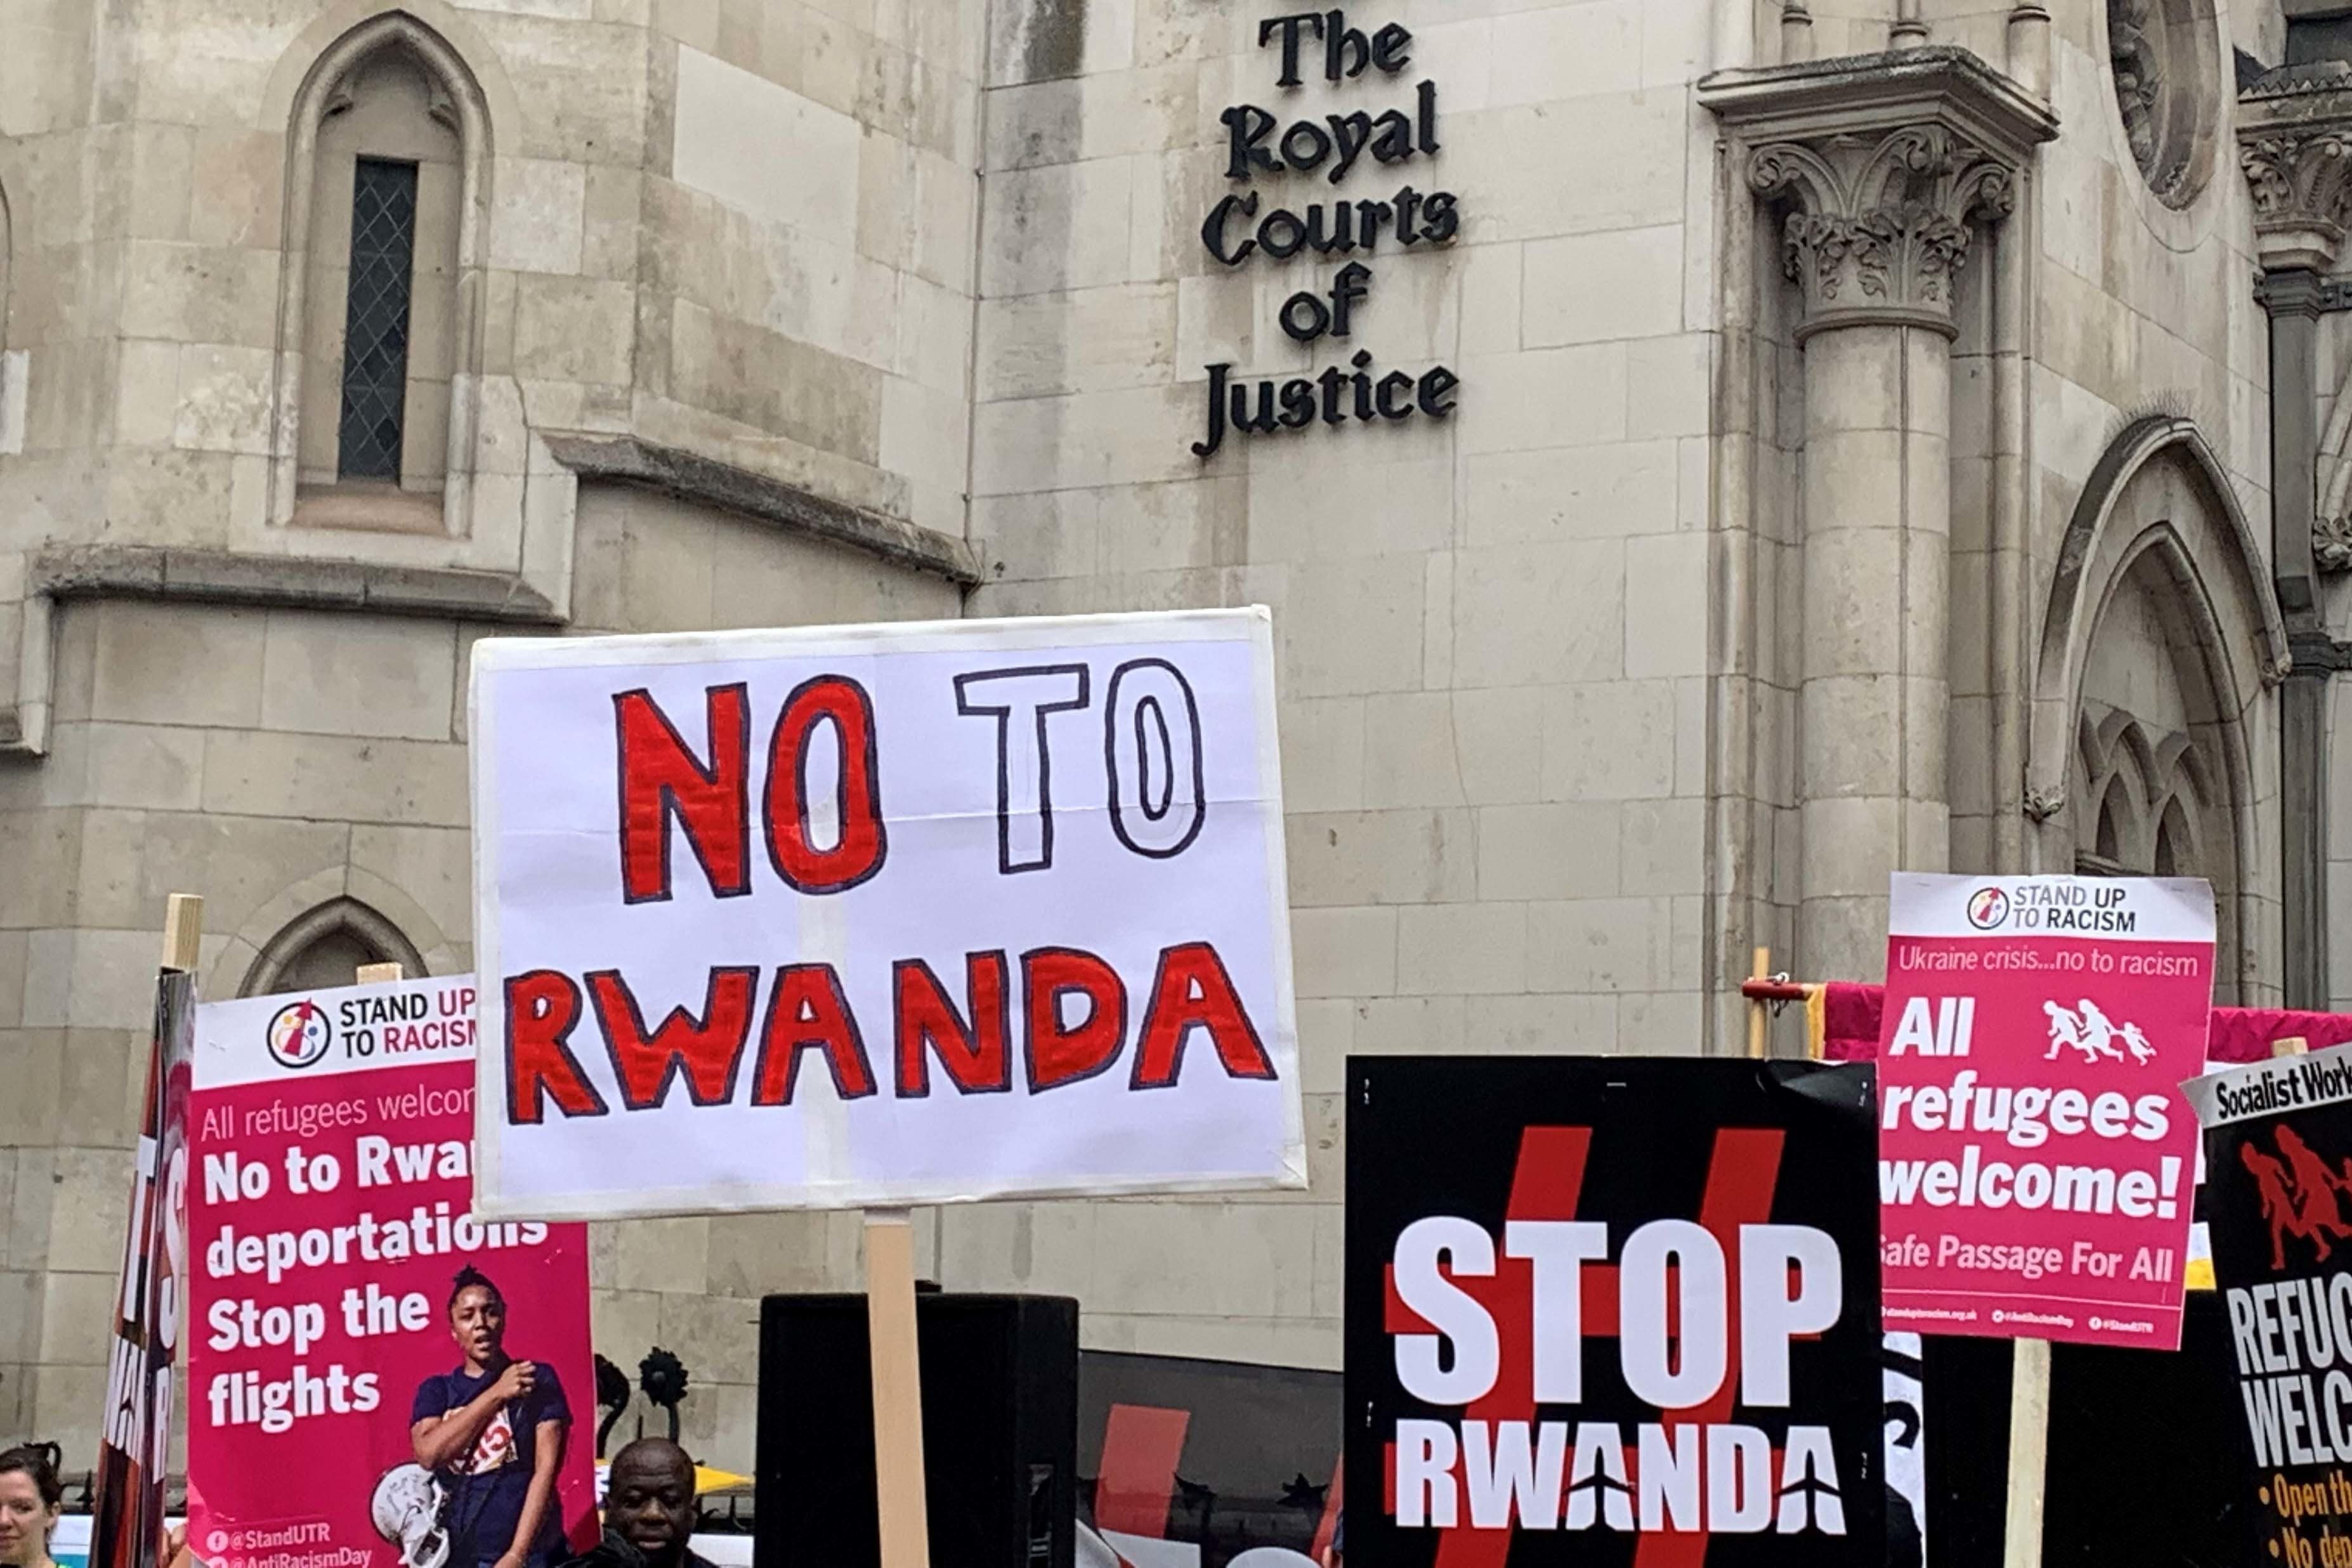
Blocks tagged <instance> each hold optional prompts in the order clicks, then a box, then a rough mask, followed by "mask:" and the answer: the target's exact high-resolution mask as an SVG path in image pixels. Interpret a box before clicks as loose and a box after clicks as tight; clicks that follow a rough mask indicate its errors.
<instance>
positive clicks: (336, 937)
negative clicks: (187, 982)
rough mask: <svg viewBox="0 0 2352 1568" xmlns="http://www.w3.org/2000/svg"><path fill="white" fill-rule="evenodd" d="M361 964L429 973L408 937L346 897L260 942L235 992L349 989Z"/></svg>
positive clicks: (412, 974)
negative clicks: (340, 986) (390, 966)
mask: <svg viewBox="0 0 2352 1568" xmlns="http://www.w3.org/2000/svg"><path fill="white" fill-rule="evenodd" d="M363 963H397V964H399V965H400V966H401V968H402V969H403V970H404V971H405V972H406V973H407V975H408V977H409V978H410V979H412V980H414V979H416V978H418V977H419V976H422V975H425V974H428V973H432V971H431V970H430V969H429V968H428V967H427V966H426V964H425V957H424V955H423V954H422V953H420V952H418V951H417V949H416V944H415V942H411V941H410V940H409V939H408V936H407V933H405V932H404V931H402V930H401V929H400V927H399V926H397V925H395V924H394V923H393V922H392V921H390V920H388V919H386V918H385V917H384V916H383V914H381V913H379V912H378V911H377V910H375V909H373V907H372V906H370V905H368V904H364V903H362V902H361V901H360V900H357V899H354V898H352V897H351V896H349V895H348V894H346V895H344V896H342V897H340V898H333V899H330V900H327V901H326V902H325V903H322V904H319V905H317V906H315V907H313V908H311V909H310V910H305V911H304V912H303V913H301V914H300V915H298V916H296V917H295V918H294V919H293V920H292V921H289V922H287V924H286V925H285V926H284V927H282V928H281V929H280V930H279V931H278V933H277V934H276V935H274V936H272V937H270V938H269V939H268V941H267V942H264V943H263V944H262V947H261V952H260V953H259V955H258V956H257V957H256V958H255V959H254V961H253V963H252V964H251V966H250V967H248V968H247V970H246V972H245V977H244V979H243V980H242V981H241V982H240V983H239V984H238V986H237V994H238V995H240V996H267V995H269V994H273V993H275V992H279V991H310V990H319V989H323V988H325V987H328V986H331V985H349V984H352V977H353V975H354V973H356V972H357V970H358V968H359V966H360V965H361V964H363Z"/></svg>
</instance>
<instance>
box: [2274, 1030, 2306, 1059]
mask: <svg viewBox="0 0 2352 1568" xmlns="http://www.w3.org/2000/svg"><path fill="white" fill-rule="evenodd" d="M2310 1049H2311V1042H2310V1041H2309V1040H2307V1039H2305V1037H2303V1036H2301V1035H2289V1036H2288V1037H2286V1038H2284V1039H2283V1040H2273V1041H2272V1042H2271V1055H2273V1056H2274V1057H2299V1056H2302V1055H2303V1054H2304V1053H2305V1052H2306V1051H2308V1050H2310Z"/></svg>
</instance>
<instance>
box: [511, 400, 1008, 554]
mask: <svg viewBox="0 0 2352 1568" xmlns="http://www.w3.org/2000/svg"><path fill="white" fill-rule="evenodd" d="M538 434H539V437H540V438H541V440H543V441H545V442H546V443H547V449H548V450H549V451H550V452H551V453H552V454H553V455H554V458H555V460H556V461H557V462H559V463H562V465H563V466H564V467H566V468H570V469H572V471H573V472H574V473H576V474H578V475H579V476H580V477H581V478H582V479H607V480H613V481H616V482H619V483H624V484H633V485H643V486H645V487H646V489H655V490H659V491H660V492H662V493H663V494H665V495H672V496H677V497H678V498H680V499H681V500H691V501H697V502H699V503H701V504H704V505H707V506H715V507H720V508H723V509H725V510H729V511H733V512H740V513H741V514H742V515H744V516H746V517H751V518H756V519H758V520H759V521H761V522H767V523H772V524H774V525H775V526H777V527H779V528H784V529H789V530H791V531H794V532H797V533H805V534H808V535H810V536H812V537H814V538H817V539H822V540H824V541H825V542H828V543H832V544H838V545H841V546H843V547H845V548H846V549H850V550H856V551H860V552H864V553H866V554H867V555H874V556H879V557H880V558H881V559H883V560H885V561H887V562H889V563H892V564H893V565H897V566H904V567H908V568H909V569H911V570H913V571H917V572H923V573H928V574H930V575H932V576H936V577H944V578H946V579H947V580H948V581H949V582H950V583H954V584H959V585H960V586H962V587H966V588H970V587H972V586H974V585H976V584H978V583H979V582H980V581H981V574H980V562H979V558H978V557H977V556H976V555H975V554H974V553H973V552H972V549H971V545H970V544H968V543H966V542H964V541H962V540H961V539H958V538H956V537H954V536H953V535H952V534H947V533H941V532H940V531H938V530H937V529H931V528H924V527H922V526H920V525H919V524H917V523H912V522H908V521H904V520H902V519H899V518H895V517H886V516H884V515H883V514H881V513H880V512H875V511H867V510H864V509H863V508H860V507H855V506H850V505H848V504H846V503H845V502H842V501H836V500H826V499H824V497H822V496H817V495H813V494H811V493H810V492H809V491H807V490H805V489H800V488H799V487H797V486H794V485H790V484H786V483H785V482H784V481H782V480H781V479H770V478H769V477H767V476H766V475H764V474H758V473H753V472H752V471H751V470H750V469H748V468H738V467H736V466H735V465H733V464H731V463H722V462H720V461H719V460H718V459H716V458H706V457H703V456H701V455H699V454H698V453H694V452H688V451H682V450H680V449H679V448H677V447H660V446H656V445H655V444H654V443H652V442H650V441H646V440H644V439H641V438H640V437H635V436H626V435H604V434H597V433H591V432H586V431H565V430H541V431H540V432H539V433H538Z"/></svg>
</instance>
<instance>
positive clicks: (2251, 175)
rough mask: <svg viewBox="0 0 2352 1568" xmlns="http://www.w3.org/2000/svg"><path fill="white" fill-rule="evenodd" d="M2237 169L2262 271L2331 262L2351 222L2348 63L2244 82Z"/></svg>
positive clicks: (2322, 267) (2351, 83)
mask: <svg viewBox="0 0 2352 1568" xmlns="http://www.w3.org/2000/svg"><path fill="white" fill-rule="evenodd" d="M2238 167H2239V170H2240V171H2241V172H2242V174H2244V175H2245V176H2246V184H2247V188H2248V190H2249V191H2250V192H2251V193H2252V196H2253V202H2254V237H2255V243H2256V246H2257V247H2258V249H2259V251H2260V253H2261V258H2262V263H2263V268H2264V270H2266V271H2271V272H2281V271H2288V270H2297V269H2301V270H2308V271H2312V272H2325V271H2326V270H2327V269H2328V268H2331V267H2333V266H2334V265H2335V264H2336V258H2337V257H2338V256H2339V255H2340V254H2341V253H2342V250H2343V246H2344V236H2345V233H2346V230H2347V226H2352V66H2346V65H2344V64H2342V63H2340V62H2336V61H2326V62H2324V63H2322V64H2318V65H2309V66H2289V67H2284V68H2281V69H2278V70H2274V71H2272V72H2270V73H2269V74H2268V75H2266V76H2264V77H2263V78H2262V79H2260V80H2258V81H2256V82H2254V83H2253V84H2252V86H2250V87H2248V88H2247V89H2246V90H2245V91H2244V92H2243V93H2242V94H2240V95H2239V98H2238Z"/></svg>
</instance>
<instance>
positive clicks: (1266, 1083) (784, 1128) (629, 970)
mask: <svg viewBox="0 0 2352 1568" xmlns="http://www.w3.org/2000/svg"><path fill="white" fill-rule="evenodd" d="M1270 626H1271V623H1270V620H1269V617H1268V616H1267V613H1266V612H1265V610H1264V609H1263V608H1258V609H1247V610H1203V611H1185V612H1173V613H1165V614H1149V615H1143V614H1139V615H1123V616H1075V617H1066V618H1051V619H1045V618H1040V619H1028V620H1005V621H958V622H941V623H933V624H923V625H896V626H847V627H843V626H827V627H817V628H809V629H804V630H795V631H754V632H727V633H695V634H685V635H676V636H661V637H596V638H566V639H499V640H491V641H485V642H482V643H479V644H478V645H477V646H476V648H475V654H474V671H473V690H472V715H473V728H472V731H471V732H472V737H473V745H472V763H473V805H474V827H475V838H474V843H475V858H476V864H475V879H474V897H475V932H476V943H477V947H476V954H477V966H478V970H479V972H480V974H481V984H482V1003H481V1026H482V1048H481V1052H480V1056H479V1058H478V1060H479V1092H478V1095H477V1097H476V1117H477V1127H476V1141H477V1146H478V1165H477V1190H476V1201H477V1204H478V1209H479V1211H480V1212H481V1213H482V1214H483V1215H486V1216H497V1217H518V1218H520V1217H529V1218H536V1219H573V1218H603V1217H609V1216H615V1215H649V1214H677V1213H690V1212H724V1211H734V1210H746V1209H765V1208H846V1207H860V1206H863V1207H885V1206H899V1205H909V1204H929V1203H941V1202H956V1201H963V1200H971V1199H981V1198H994V1197H1013V1196H1042V1195H1052V1194H1121V1193H1148V1192H1172V1191H1197V1190H1213V1189H1220V1188H1249V1187H1297V1186H1304V1185H1305V1184H1306V1155H1305V1148H1304V1140H1303V1137H1302V1131H1301V1121H1300V1109H1299V1085H1298V1069H1297V1032H1296V1026H1295V1024H1294V1021H1293V1002H1292V994H1291V971H1290V939H1289V908H1288V900H1287V897H1286V865H1285V858H1284V851H1283V837H1282V792H1281V781H1280V767H1279V759H1278V755H1277V752H1276V742H1275V720H1274V711H1275V703H1274V679H1273V670H1272V651H1271V648H1272V644H1271V637H1270Z"/></svg>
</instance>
